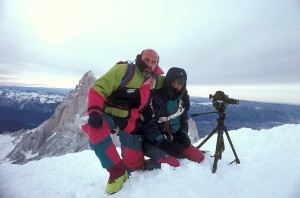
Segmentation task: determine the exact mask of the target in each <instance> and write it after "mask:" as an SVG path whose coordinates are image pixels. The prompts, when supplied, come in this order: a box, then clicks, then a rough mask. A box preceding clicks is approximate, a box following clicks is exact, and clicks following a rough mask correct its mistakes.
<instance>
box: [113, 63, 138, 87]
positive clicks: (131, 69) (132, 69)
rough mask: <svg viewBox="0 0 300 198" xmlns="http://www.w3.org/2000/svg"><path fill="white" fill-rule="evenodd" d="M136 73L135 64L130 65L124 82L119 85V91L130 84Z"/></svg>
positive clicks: (123, 79)
mask: <svg viewBox="0 0 300 198" xmlns="http://www.w3.org/2000/svg"><path fill="white" fill-rule="evenodd" d="M134 72H135V66H134V64H133V63H128V64H127V69H126V73H125V75H124V76H123V78H122V82H121V84H120V85H119V87H118V89H117V90H120V89H123V88H124V87H125V86H126V85H127V84H128V83H129V82H130V80H131V79H132V78H133V75H134Z"/></svg>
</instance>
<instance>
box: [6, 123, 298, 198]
mask: <svg viewBox="0 0 300 198" xmlns="http://www.w3.org/2000/svg"><path fill="white" fill-rule="evenodd" d="M299 131H300V125H293V124H290V125H283V126H279V127H275V128H272V129H269V130H259V131H256V130H251V129H246V128H243V129H239V130H235V131H229V135H230V137H231V140H232V142H233V145H234V148H235V150H236V152H237V155H238V157H239V159H240V161H241V163H240V164H235V163H233V164H231V165H228V164H229V163H230V162H231V161H232V160H234V155H233V152H232V150H231V148H230V146H229V143H228V140H227V138H226V136H225V135H224V140H225V151H224V152H223V155H222V159H221V160H219V161H218V168H217V171H216V173H214V174H213V173H212V172H211V167H212V164H213V158H211V157H210V156H209V155H213V154H214V149H215V144H216V135H213V136H212V137H211V138H210V139H209V140H208V141H207V142H206V143H205V144H204V145H203V146H202V147H201V149H202V150H209V151H210V153H208V154H205V160H204V162H203V163H201V164H197V163H194V162H191V161H188V160H185V159H184V160H180V163H181V166H180V167H177V168H173V167H170V166H168V165H163V166H162V169H158V170H154V171H136V172H133V173H132V174H131V176H130V177H129V179H128V180H127V181H126V182H125V183H124V186H123V188H122V189H121V191H119V192H117V193H116V194H113V195H107V194H106V193H105V186H106V182H107V178H108V173H107V172H106V171H105V170H104V169H103V168H102V167H101V166H100V162H99V161H98V159H97V157H96V156H95V154H94V153H93V151H92V150H85V151H81V152H79V153H72V154H66V155H63V156H60V157H49V158H43V159H41V160H38V161H30V162H28V163H26V164H23V165H17V164H11V163H9V162H6V161H3V160H2V162H1V164H0V176H1V177H0V178H1V179H0V197H3V198H23V197H30V198H40V197H53V198H54V197H55V198H56V197H70V198H71V197H72V198H73V197H78V198H82V197H83V198H85V197H88V198H94V197H95V198H96V197H97V198H99V197H101V198H105V197H110V198H113V197H117V198H140V197H161V196H164V197H172V198H182V197H185V198H194V197H195V198H196V197H206V198H220V197H222V198H233V197H234V198H235V197H237V198H253V197H263V198H275V197H276V198H298V197H300V188H299V186H300V169H299V167H300V158H299V156H300V144H299V142H300V133H299ZM12 140H13V138H12V137H10V136H9V135H1V136H0V149H1V150H0V151H1V155H0V157H1V159H3V158H4V156H5V155H6V154H7V153H8V152H9V151H10V150H11V149H12V148H13V144H12V142H11V141H12ZM202 140H203V139H201V140H199V142H197V143H196V144H194V145H198V144H199V143H200V142H201V141H202Z"/></svg>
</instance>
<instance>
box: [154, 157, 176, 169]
mask: <svg viewBox="0 0 300 198" xmlns="http://www.w3.org/2000/svg"><path fill="white" fill-rule="evenodd" d="M157 163H158V164H162V163H165V164H169V165H170V166H173V167H178V166H179V165H180V163H179V161H178V159H176V158H175V157H173V156H164V157H161V158H160V159H159V160H157Z"/></svg>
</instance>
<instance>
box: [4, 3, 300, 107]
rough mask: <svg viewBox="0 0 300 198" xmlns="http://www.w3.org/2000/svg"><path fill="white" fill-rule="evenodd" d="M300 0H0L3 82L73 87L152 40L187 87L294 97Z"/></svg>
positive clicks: (298, 86) (299, 67) (295, 100)
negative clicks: (88, 74) (183, 75)
mask: <svg viewBox="0 0 300 198" xmlns="http://www.w3.org/2000/svg"><path fill="white" fill-rule="evenodd" d="M299 32H300V1H299V0H277V1H272V0H265V1H260V0H244V1H242V0H222V1H219V0H189V1H179V0H164V1H160V0H153V1H151V2H149V1H143V0H124V1H118V0H112V1H104V0H75V1H74V0H60V1H52V0H43V1H41V0H27V1H22V0H0V85H20V86H44V87H63V88H74V87H75V86H76V84H77V83H78V81H79V80H80V78H81V77H82V76H83V74H84V73H85V72H87V71H89V70H92V71H93V72H94V74H95V76H96V77H97V78H98V77H100V76H101V75H103V74H104V73H105V72H107V71H108V70H109V69H110V68H111V67H112V66H113V65H114V64H115V63H116V62H118V61H120V60H130V61H133V60H134V59H135V57H136V55H137V54H138V53H140V52H141V51H142V50H143V49H147V48H153V49H155V50H156V51H157V52H158V53H159V56H160V62H159V65H160V66H161V68H162V69H163V70H164V71H165V72H167V70H168V69H169V68H170V67H182V68H184V69H185V70H186V72H187V75H188V90H189V92H190V95H192V96H201V97H208V95H209V94H210V93H214V92H215V91H218V90H223V91H224V92H225V93H227V94H228V95H229V96H230V97H233V98H237V99H244V100H257V101H268V102H280V103H291V104H300V100H299V98H300V80H299V78H298V75H299V73H300V45H299V43H300V34H299Z"/></svg>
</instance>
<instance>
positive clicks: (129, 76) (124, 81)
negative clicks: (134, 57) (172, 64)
mask: <svg viewBox="0 0 300 198" xmlns="http://www.w3.org/2000/svg"><path fill="white" fill-rule="evenodd" d="M117 64H127V69H126V72H125V75H124V76H123V78H122V81H121V84H120V85H119V87H118V89H117V90H120V89H123V88H124V87H125V86H126V85H127V84H128V83H129V82H130V81H131V79H132V78H133V76H134V72H135V65H134V64H133V63H132V62H129V61H126V62H124V61H119V62H117ZM154 78H155V86H154V88H156V86H157V85H158V81H159V77H158V74H155V75H154Z"/></svg>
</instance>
